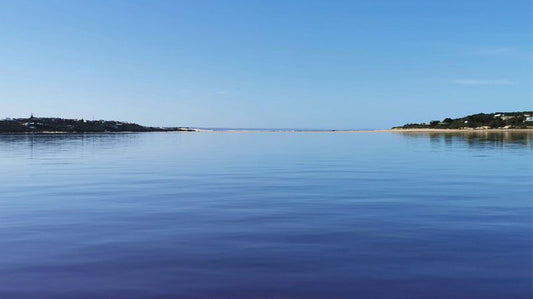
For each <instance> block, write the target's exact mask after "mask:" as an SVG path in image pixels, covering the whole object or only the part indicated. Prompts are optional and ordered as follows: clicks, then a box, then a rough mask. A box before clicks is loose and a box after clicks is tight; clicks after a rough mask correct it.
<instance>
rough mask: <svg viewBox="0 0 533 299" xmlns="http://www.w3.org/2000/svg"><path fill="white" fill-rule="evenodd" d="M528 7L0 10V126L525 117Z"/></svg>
mask: <svg viewBox="0 0 533 299" xmlns="http://www.w3.org/2000/svg"><path fill="white" fill-rule="evenodd" d="M531 5H532V4H531V1H530V0H512V1H509V0H505V1H491V0H482V1H477V0H468V1H465V0H460V1H459V0H457V1H456V0H446V1H444V0H443V1H436V0H435V1H431V0H425V1H424V0H405V1H404V0H390V1H382V0H381V1H380V0H366V1H357V0H350V1H333V0H328V1H326V0H323V1H311V0H302V1H290V0H283V1H272V0H269V1H253V0H243V1H226V0H225V1H221V0H216V1H200V0H194V1H193V0H191V1H155V0H150V1H148V0H147V1H96V0H87V1H70V0H69V1H67V0H64V1H24V0H16V1H6V0H2V1H0V103H1V105H0V118H3V117H23V116H28V115H29V114H30V113H32V112H33V113H34V114H35V115H36V116H59V117H68V118H86V119H92V118H95V119H114V120H124V121H134V122H138V123H141V124H145V125H157V126H159V125H165V126H168V125H184V126H198V127H235V128H325V129H355V128H389V127H391V126H393V125H399V124H403V123H406V122H421V121H428V120H432V119H443V118H445V117H448V116H450V117H459V116H463V115H466V114H471V113H478V112H495V111H522V110H531V109H533V107H532V106H533V99H532V97H533V91H532V45H531V43H532V7H531Z"/></svg>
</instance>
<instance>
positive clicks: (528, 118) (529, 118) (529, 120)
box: [525, 116, 533, 122]
mask: <svg viewBox="0 0 533 299" xmlns="http://www.w3.org/2000/svg"><path fill="white" fill-rule="evenodd" d="M525 121H528V122H533V116H530V117H526V120H525Z"/></svg>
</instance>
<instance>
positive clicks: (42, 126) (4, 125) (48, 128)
mask: <svg viewBox="0 0 533 299" xmlns="http://www.w3.org/2000/svg"><path fill="white" fill-rule="evenodd" d="M170 131H194V129H190V128H184V127H145V126H141V125H138V124H135V123H129V122H120V121H109V120H84V119H64V118H56V117H34V116H33V115H32V116H31V117H29V118H13V119H11V118H6V119H3V120H0V133H47V132H58V133H104V132H170Z"/></svg>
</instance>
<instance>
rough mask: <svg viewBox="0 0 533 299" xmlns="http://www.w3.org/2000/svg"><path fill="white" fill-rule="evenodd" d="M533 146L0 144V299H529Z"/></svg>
mask: <svg viewBox="0 0 533 299" xmlns="http://www.w3.org/2000/svg"><path fill="white" fill-rule="evenodd" d="M532 156H533V135H532V134H523V133H464V134H451V133H443V134H439V133H434V134H424V133H413V134H402V133H283V132H277V133H261V132H250V133H224V132H216V133H208V132H204V133H142V134H85V135H68V134H64V135H62V134H50V135H2V136H0V166H1V167H0V297H1V298H102V297H105V298H143V297H152V298H165V297H168V298H531V295H532V232H533V229H532V197H533V190H532V184H533V183H532V179H533V174H532V169H533V162H532Z"/></svg>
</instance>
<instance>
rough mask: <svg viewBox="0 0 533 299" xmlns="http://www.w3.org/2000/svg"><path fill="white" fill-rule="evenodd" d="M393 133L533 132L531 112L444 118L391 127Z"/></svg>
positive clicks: (532, 113) (532, 114)
mask: <svg viewBox="0 0 533 299" xmlns="http://www.w3.org/2000/svg"><path fill="white" fill-rule="evenodd" d="M391 130H393V131H410V132H436V131H439V132H448V131H450V132H453V131H461V132H464V131H473V130H476V131H480V130H481V131H488V130H490V131H509V130H513V131H516V130H520V131H522V130H527V131H531V130H533V111H523V112H495V113H478V114H472V115H468V116H465V117H460V118H445V119H443V120H442V121H439V120H433V121H430V122H429V123H411V124H405V125H403V126H399V127H393V128H392V129H391Z"/></svg>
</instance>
